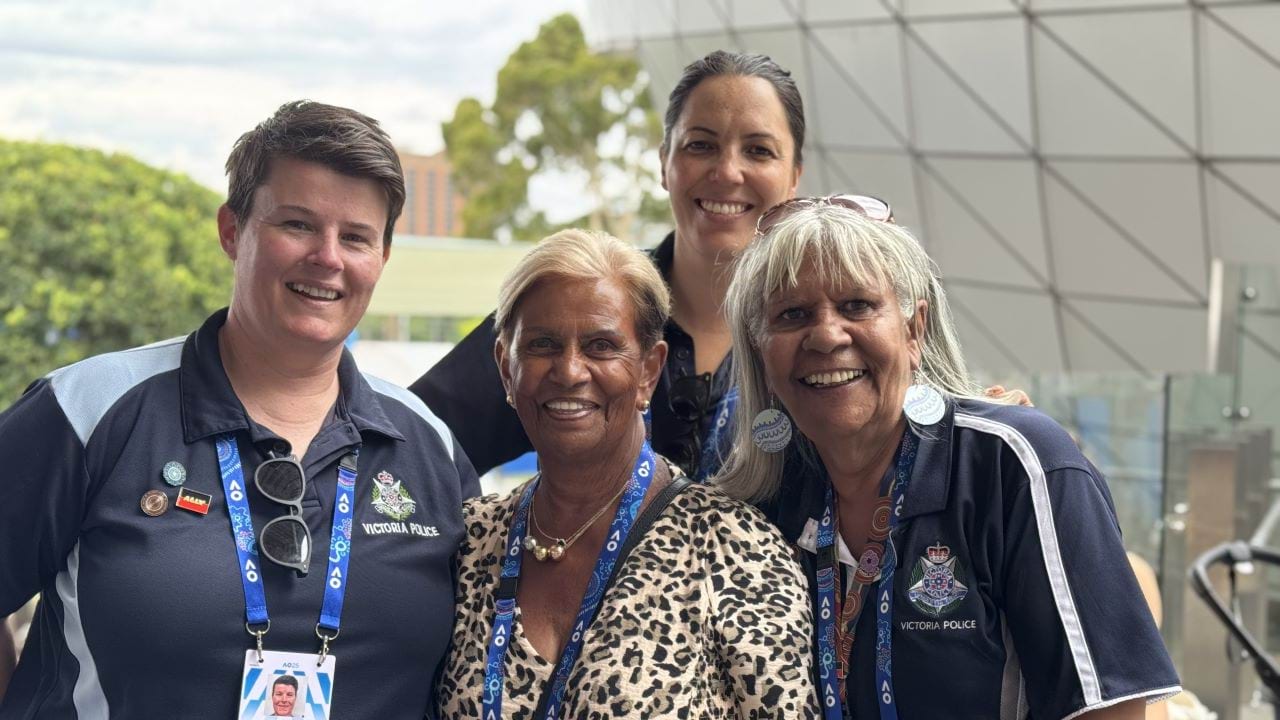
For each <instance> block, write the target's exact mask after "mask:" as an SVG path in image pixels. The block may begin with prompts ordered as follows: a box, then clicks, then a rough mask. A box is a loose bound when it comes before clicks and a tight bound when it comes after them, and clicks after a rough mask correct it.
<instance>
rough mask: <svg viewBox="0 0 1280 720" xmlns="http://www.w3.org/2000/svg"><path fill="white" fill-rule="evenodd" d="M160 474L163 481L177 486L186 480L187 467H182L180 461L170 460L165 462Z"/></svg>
mask: <svg viewBox="0 0 1280 720" xmlns="http://www.w3.org/2000/svg"><path fill="white" fill-rule="evenodd" d="M160 475H161V476H162V477H164V481H165V482H167V483H169V484H170V485H172V486H174V487H178V486H179V485H181V484H182V483H184V482H186V481H187V469H186V468H184V467H182V463H180V462H178V461H177V460H170V461H169V462H167V463H165V464H164V469H162V470H161V471H160Z"/></svg>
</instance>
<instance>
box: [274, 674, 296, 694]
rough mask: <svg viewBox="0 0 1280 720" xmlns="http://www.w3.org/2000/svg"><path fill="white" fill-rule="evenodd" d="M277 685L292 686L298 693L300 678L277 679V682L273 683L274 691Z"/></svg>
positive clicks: (288, 676)
mask: <svg viewBox="0 0 1280 720" xmlns="http://www.w3.org/2000/svg"><path fill="white" fill-rule="evenodd" d="M277 685H292V686H293V689H294V690H295V691H296V690H297V689H298V678H296V677H294V676H292V675H281V676H280V677H278V678H276V680H275V682H273V683H271V687H272V688H273V689H274V688H275V686H277Z"/></svg>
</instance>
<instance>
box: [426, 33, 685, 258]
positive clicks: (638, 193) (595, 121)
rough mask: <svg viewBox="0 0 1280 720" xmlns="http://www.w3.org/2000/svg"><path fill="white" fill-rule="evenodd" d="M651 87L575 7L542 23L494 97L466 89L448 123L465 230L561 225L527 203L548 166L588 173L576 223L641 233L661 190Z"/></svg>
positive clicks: (526, 233) (535, 232)
mask: <svg viewBox="0 0 1280 720" xmlns="http://www.w3.org/2000/svg"><path fill="white" fill-rule="evenodd" d="M646 86H647V81H646V79H645V77H644V76H643V75H642V74H641V72H640V67H639V65H638V64H637V63H636V61H635V60H633V59H632V58H629V57H624V56H619V55H605V54H598V53H593V52H592V51H591V50H590V49H589V48H588V47H587V44H586V39H585V38H584V37H583V34H582V28H581V26H580V25H579V24H578V21H577V19H576V18H574V17H573V16H572V15H568V14H566V15H560V16H557V17H555V18H552V19H551V20H549V21H547V22H546V23H545V24H543V26H542V27H541V28H540V29H539V30H538V35H537V37H536V38H534V39H533V40H530V41H528V42H525V43H523V44H521V45H520V47H519V48H517V49H516V51H515V52H514V53H512V54H511V57H510V58H509V59H508V60H507V63H506V65H504V66H503V67H502V69H501V70H500V71H499V72H498V79H497V93H496V96H495V98H494V102H493V105H492V106H491V107H488V108H486V107H484V106H483V105H482V104H481V103H480V102H479V101H478V100H475V99H473V98H467V99H465V100H463V101H462V102H460V103H458V106H457V109H456V110H455V111H454V116H453V119H452V120H451V121H449V122H447V123H445V124H444V139H445V145H446V147H447V148H448V154H449V160H450V162H451V163H452V164H453V168H454V177H455V180H456V182H457V185H458V188H459V190H460V191H461V192H462V193H463V194H464V196H465V197H466V198H467V206H466V209H465V210H464V212H463V222H464V224H465V225H466V233H467V235H469V236H471V237H486V238H491V237H498V236H510V237H512V238H513V239H517V240H536V239H538V238H540V237H542V236H543V235H545V234H546V233H548V232H552V231H554V230H555V229H557V227H556V226H555V225H553V224H551V223H549V222H548V221H547V220H546V218H545V217H544V216H543V215H542V213H538V212H534V211H533V210H532V209H531V208H530V207H529V198H528V187H529V179H530V178H531V177H533V176H534V175H535V174H537V173H539V172H544V171H557V172H563V173H581V174H583V175H585V186H586V192H587V194H588V195H589V200H590V202H591V203H592V205H593V209H592V211H591V212H590V213H589V214H588V215H586V216H585V217H583V218H580V219H578V220H576V221H574V222H573V223H569V224H572V225H587V226H590V227H593V228H596V229H603V230H607V231H609V232H611V233H613V234H615V235H618V236H619V237H623V238H626V237H630V236H633V235H634V234H636V233H637V232H638V231H639V229H640V226H641V225H642V223H643V222H644V221H645V220H646V219H650V218H651V215H652V213H649V212H641V208H642V207H652V204H651V203H646V200H647V199H649V200H651V199H652V198H654V196H655V195H656V194H657V193H658V192H659V190H658V182H657V178H656V174H655V172H654V169H655V168H656V167H657V160H656V155H655V150H654V149H655V148H656V147H657V144H658V142H659V140H660V139H661V124H660V122H659V120H658V118H657V116H656V115H655V114H654V112H653V109H652V106H651V104H650V102H649V97H648V91H647V87H646ZM665 218H666V214H665V213H663V215H662V219H665Z"/></svg>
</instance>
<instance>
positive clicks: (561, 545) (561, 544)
mask: <svg viewBox="0 0 1280 720" xmlns="http://www.w3.org/2000/svg"><path fill="white" fill-rule="evenodd" d="M629 485H631V482H630V480H628V481H627V482H625V483H623V484H622V489H620V490H618V494H617V495H614V496H613V497H612V498H610V499H609V502H607V503H605V504H604V506H603V507H601V508H600V509H599V510H597V511H596V514H595V515H592V516H591V518H590V519H588V520H587V521H586V522H585V523H583V524H582V527H580V528H578V529H577V531H576V532H574V533H573V534H572V535H570V536H569V537H567V538H558V537H555V536H553V535H552V534H551V533H549V532H547V531H546V530H543V529H542V526H540V525H538V513H537V510H536V508H535V507H534V503H536V502H537V500H538V494H537V493H534V496H533V497H532V498H530V499H529V517H531V518H533V528H534V529H535V530H537V531H538V534H540V535H542V536H543V537H545V538H547V539H548V540H552V541H554V542H555V544H554V545H551V546H550V547H548V546H546V545H542V544H540V543H539V542H538V539H537V538H535V537H534V536H533V533H529V534H528V535H526V536H525V538H524V549H525V550H528V551H529V552H531V553H533V557H534V559H536V560H537V561H538V562H546V561H547V560H548V559H550V560H553V561H556V562H559V561H560V558H562V557H564V553H565V551H566V550H568V549H569V546H570V545H572V544H573V543H574V542H576V541H577V539H578V538H580V537H582V534H583V533H585V532H586V531H587V528H589V527H591V526H592V525H593V524H594V523H595V521H596V520H599V519H600V516H601V515H603V514H604V511H605V510H608V509H609V508H610V507H612V506H613V504H614V503H615V502H617V500H618V498H620V497H622V493H623V492H625V491H626V489H627V487H628V486H629Z"/></svg>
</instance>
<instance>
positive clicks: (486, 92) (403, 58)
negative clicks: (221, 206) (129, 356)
mask: <svg viewBox="0 0 1280 720" xmlns="http://www.w3.org/2000/svg"><path fill="white" fill-rule="evenodd" d="M564 11H572V12H576V13H577V14H578V15H579V17H581V16H582V14H583V13H584V11H585V1H584V0H541V1H540V2H533V3H528V2H524V3H517V2H504V1H502V0H470V1H469V2H465V3H439V2H436V3H426V2H422V0H371V1H367V2H364V3H349V2H334V1H332V0H326V1H324V2H305V3H304V2H297V3H289V2H276V3H267V2H262V1H261V0H256V1H254V2H250V1H249V0H234V1H231V2H218V3H209V2H207V0H180V1H166V2H151V1H149V0H120V1H118V2H113V3H105V2H95V1H93V0H62V1H51V0H9V1H7V2H5V3H3V4H0V48H4V50H2V51H0V136H3V137H9V138H26V139H41V140H47V141H57V142H70V143H74V144H81V145H89V146H93V147H98V148H102V149H106V150H118V151H124V152H129V153H131V154H134V155H137V156H138V157H140V158H142V159H143V160H145V161H147V162H150V163H154V164H157V165H160V166H163V167H168V168H171V169H175V170H180V171H183V172H187V173H190V174H191V175H192V176H193V177H195V178H196V179H197V180H199V181H201V182H203V183H205V184H207V185H209V186H211V187H214V188H220V187H222V184H223V182H224V181H223V175H222V162H223V161H224V159H225V158H226V155H227V152H228V151H229V150H230V147H231V144H232V142H234V140H235V138H236V137H238V136H239V135H240V133H242V132H244V131H245V130H248V129H249V128H251V127H252V126H253V125H254V124H256V123H257V122H258V121H260V120H261V119H263V118H265V117H266V116H268V115H269V114H270V113H271V112H272V111H273V110H274V109H275V108H276V107H277V106H279V105H280V104H281V103H282V102H285V101H287V100H291V99H295V98H301V97H306V98H311V99H315V100H321V101H324V102H329V103H334V104H338V105H347V106H350V107H354V108H357V109H359V110H361V111H362V112H365V113H367V114H369V115H371V116H373V117H376V118H378V119H379V120H381V121H382V123H383V125H384V126H385V127H386V128H387V130H388V132H390V133H391V136H392V137H393V138H394V139H395V140H396V142H397V144H399V145H401V146H402V147H406V148H410V149H413V150H415V151H418V152H434V151H436V150H438V149H440V147H441V146H442V141H441V138H440V123H441V122H442V121H444V120H447V119H448V118H449V117H450V116H451V115H452V114H453V108H454V105H455V104H456V103H457V101H458V100H460V99H461V98H462V97H464V96H468V95H471V96H476V97H480V98H481V99H484V100H489V99H491V98H492V95H493V91H494V87H493V86H494V80H495V78H496V75H497V71H498V68H500V67H501V66H502V64H503V63H504V62H505V61H506V58H507V56H508V55H509V54H510V53H511V52H512V51H514V50H515V48H516V47H517V46H518V45H519V44H520V42H522V41H524V40H527V39H531V38H532V37H533V36H534V34H535V33H536V32H537V27H538V25H539V24H540V23H541V22H543V21H545V20H547V19H548V18H550V17H551V16H553V15H555V14H557V13H559V12H564Z"/></svg>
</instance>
